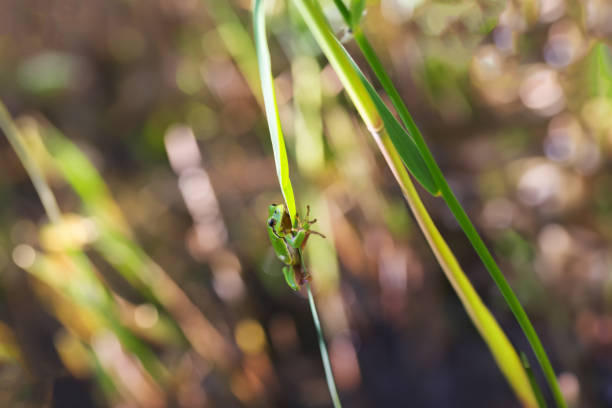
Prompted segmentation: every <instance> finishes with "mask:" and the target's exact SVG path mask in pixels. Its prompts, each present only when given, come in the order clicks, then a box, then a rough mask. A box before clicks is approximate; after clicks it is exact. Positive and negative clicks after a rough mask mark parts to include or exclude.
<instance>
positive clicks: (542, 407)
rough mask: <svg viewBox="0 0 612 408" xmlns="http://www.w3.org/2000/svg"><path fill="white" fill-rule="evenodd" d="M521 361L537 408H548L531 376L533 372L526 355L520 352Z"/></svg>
mask: <svg viewBox="0 0 612 408" xmlns="http://www.w3.org/2000/svg"><path fill="white" fill-rule="evenodd" d="M521 361H522V362H523V367H525V371H527V377H528V378H529V384H530V385H531V388H532V389H533V393H534V394H535V396H536V399H537V401H538V407H539V408H548V406H547V405H546V400H545V399H544V395H543V394H542V390H541V389H540V386H539V385H538V382H537V381H536V379H535V376H534V375H533V370H532V369H531V364H530V363H529V359H528V358H527V355H526V354H525V353H524V352H522V351H521Z"/></svg>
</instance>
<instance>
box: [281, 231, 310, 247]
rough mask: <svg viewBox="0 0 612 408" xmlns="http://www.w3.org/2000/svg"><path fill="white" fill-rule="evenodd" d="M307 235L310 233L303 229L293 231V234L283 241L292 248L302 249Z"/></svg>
mask: <svg viewBox="0 0 612 408" xmlns="http://www.w3.org/2000/svg"><path fill="white" fill-rule="evenodd" d="M309 234H310V232H309V231H308V230H305V229H298V230H294V233H293V234H288V235H287V236H285V241H287V243H288V244H289V245H291V247H292V248H295V249H303V248H304V246H305V245H306V240H307V239H308V235H309Z"/></svg>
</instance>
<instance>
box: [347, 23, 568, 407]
mask: <svg viewBox="0 0 612 408" xmlns="http://www.w3.org/2000/svg"><path fill="white" fill-rule="evenodd" d="M353 33H354V37H355V41H356V42H357V44H358V45H359V48H360V49H361V52H362V53H363V55H364V56H365V58H366V60H367V61H368V64H369V65H370V67H371V68H372V70H373V71H374V74H375V75H376V77H377V78H378V80H379V81H380V83H381V85H382V86H383V89H384V90H385V92H386V93H387V95H389V98H390V99H391V101H392V103H393V105H394V106H395V108H396V109H397V112H398V115H399V117H400V119H401V120H402V122H404V125H405V126H406V127H407V129H408V132H409V133H410V134H411V135H412V137H413V139H414V141H415V143H416V145H417V147H418V148H419V151H420V152H421V155H422V156H423V159H424V160H425V163H426V164H427V167H428V169H429V171H430V173H431V175H432V176H433V178H434V181H435V182H436V184H437V185H438V187H439V188H440V192H441V195H442V198H443V199H444V201H445V202H446V205H447V206H448V208H449V209H450V211H451V212H452V214H453V216H454V217H455V219H456V220H457V222H458V223H459V225H460V227H461V229H462V230H463V232H464V233H465V235H466V236H467V238H468V239H469V241H470V243H471V244H472V246H473V248H474V249H475V250H476V253H477V254H478V256H479V257H480V259H481V261H482V263H483V264H484V265H485V267H486V268H487V270H488V271H489V274H490V275H491V277H492V278H493V281H494V282H495V284H496V285H497V287H498V288H499V290H500V292H501V293H502V295H503V297H504V299H505V300H506V303H507V304H508V307H509V308H510V310H511V311H512V313H513V314H514V316H515V318H516V320H517V321H518V323H519V325H520V326H521V328H522V329H523V332H524V333H525V337H527V340H528V341H529V344H530V345H531V348H532V349H533V351H534V354H535V356H536V358H537V360H538V362H539V363H540V366H541V367H542V370H543V372H544V376H545V377H546V380H547V382H548V384H549V387H550V388H551V390H552V393H553V397H554V399H555V402H556V403H557V406H558V407H561V408H564V407H566V404H565V400H564V398H563V394H562V393H561V389H560V387H559V384H558V382H557V377H556V375H555V371H554V369H553V367H552V365H551V363H550V360H549V359H548V355H547V354H546V351H545V350H544V347H543V346H542V342H541V341H540V338H539V337H538V335H537V333H536V331H535V329H534V327H533V325H532V324H531V321H530V320H529V317H528V316H527V313H526V312H525V309H524V308H523V306H522V305H521V303H520V302H519V300H518V298H517V296H516V294H515V293H514V291H513V290H512V287H511V286H510V284H508V281H507V280H506V278H505V277H504V275H503V273H502V272H501V270H500V268H499V266H497V263H496V262H495V260H494V259H493V256H492V255H491V252H490V251H489V249H488V248H487V246H486V245H485V243H484V242H483V240H482V238H481V237H480V235H479V234H478V232H477V230H476V228H475V227H474V224H473V223H472V221H471V220H470V218H469V217H468V215H467V214H466V212H465V210H464V209H463V207H462V206H461V204H460V203H459V200H458V199H457V197H456V196H455V194H454V193H453V191H452V190H451V188H450V186H449V185H448V182H447V181H446V178H445V177H444V175H443V174H442V171H441V170H440V167H439V166H438V164H437V162H436V160H435V159H434V157H433V155H432V153H431V151H430V150H429V148H428V147H427V144H426V142H425V139H424V138H423V135H422V134H421V132H420V131H419V128H418V127H417V125H416V123H415V122H414V120H413V119H412V116H411V115H410V113H409V112H408V108H407V107H406V105H405V104H404V102H403V100H402V98H401V97H400V95H399V93H398V92H397V90H396V88H395V87H394V86H393V83H392V82H391V79H390V78H389V76H388V75H387V72H386V71H385V69H384V67H383V65H382V63H381V62H380V59H379V58H378V56H377V55H376V53H375V51H374V49H373V47H372V46H371V44H370V42H369V41H368V40H367V38H366V37H365V35H364V34H363V31H362V30H361V28H360V27H354V28H353Z"/></svg>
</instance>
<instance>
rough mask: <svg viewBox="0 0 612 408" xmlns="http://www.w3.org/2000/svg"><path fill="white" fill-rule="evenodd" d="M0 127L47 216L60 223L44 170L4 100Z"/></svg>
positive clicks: (0, 105)
mask: <svg viewBox="0 0 612 408" xmlns="http://www.w3.org/2000/svg"><path fill="white" fill-rule="evenodd" d="M0 129H2V131H3V132H4V134H5V135H6V138H7V139H8V141H9V143H10V144H11V147H12V148H13V150H15V153H17V157H19V160H20V161H21V164H23V167H24V168H25V170H26V172H27V173H28V176H29V177H30V180H32V184H33V185H34V188H35V189H36V192H37V193H38V196H39V197H40V201H41V202H42V205H43V207H44V209H45V212H46V213H47V217H49V221H51V222H52V223H59V222H60V221H61V218H62V216H61V212H60V209H59V206H58V205H57V201H56V200H55V196H54V195H53V192H52V191H51V189H50V188H49V185H48V184H47V182H46V180H45V177H44V176H43V174H42V171H41V170H40V168H39V167H38V164H37V163H36V161H35V160H33V159H32V157H31V156H30V154H29V153H28V148H27V146H26V145H25V142H24V140H23V138H22V137H21V134H20V133H19V130H17V128H16V127H15V124H14V123H13V119H12V118H11V114H10V113H9V112H8V110H7V109H6V107H5V106H4V104H3V103H2V101H0Z"/></svg>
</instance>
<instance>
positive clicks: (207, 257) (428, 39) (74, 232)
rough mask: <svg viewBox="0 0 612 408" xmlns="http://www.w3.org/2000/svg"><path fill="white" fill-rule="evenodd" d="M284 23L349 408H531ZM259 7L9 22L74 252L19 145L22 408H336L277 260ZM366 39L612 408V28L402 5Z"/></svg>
mask: <svg viewBox="0 0 612 408" xmlns="http://www.w3.org/2000/svg"><path fill="white" fill-rule="evenodd" d="M269 3H270V4H269V5H270V7H269V10H268V21H269V27H270V44H271V52H272V57H273V71H274V74H275V84H276V88H277V92H278V98H279V108H280V110H281V116H282V122H283V129H284V132H285V134H286V137H287V143H288V152H289V158H290V163H291V166H292V173H291V176H292V180H293V184H294V186H295V188H296V189H297V200H298V204H299V206H300V208H301V210H302V211H304V209H305V206H306V205H307V204H309V205H310V206H311V208H312V212H313V215H314V216H315V217H316V218H317V219H318V223H317V224H316V225H317V230H319V231H321V232H322V233H324V234H325V235H326V236H327V239H320V238H317V237H313V238H311V240H310V241H309V244H308V250H307V257H308V264H309V265H310V266H311V270H312V273H313V276H314V288H315V293H316V298H317V302H318V306H319V312H320V314H321V317H322V320H323V324H324V329H325V332H326V337H327V339H328V346H329V349H330V354H331V360H332V364H333V368H334V373H335V375H336V380H337V384H338V387H339V390H340V394H341V398H342V400H343V402H344V405H345V406H346V407H378V406H380V407H382V406H384V407H399V406H415V407H446V406H453V407H493V406H495V407H515V406H517V404H518V403H517V401H516V399H515V398H514V396H513V395H512V392H511V390H510V388H509V387H508V386H507V384H506V383H505V380H504V378H503V376H502V375H501V374H500V372H499V371H498V369H497V367H496V366H495V364H494V361H493V359H492V357H491V355H490V354H489V352H488V350H487V348H486V346H485V344H484V342H483V341H482V339H481V338H480V337H479V336H478V334H477V332H476V330H475V329H474V327H473V326H472V324H471V322H470V320H469V319H468V317H467V315H466V313H465V311H464V310H463V309H462V307H461V304H460V303H459V301H458V300H457V298H456V295H455V294H454V292H453V291H452V289H451V287H450V285H449V284H448V282H447V281H446V280H445V278H444V275H443V274H442V272H441V270H440V268H439V266H438V265H437V263H436V261H435V259H434V257H433V256H432V253H431V251H430V249H429V248H428V246H427V244H426V243H425V241H424V239H423V237H422V235H421V233H420V231H419V229H418V227H417V226H416V224H415V223H414V222H413V219H412V216H411V215H410V212H409V209H408V208H407V206H406V205H405V203H404V201H403V198H402V196H401V192H400V190H399V188H398V187H397V186H396V184H395V182H394V180H393V177H392V175H391V173H390V172H389V170H388V169H387V168H386V167H385V164H384V161H383V160H382V158H381V157H380V154H379V153H378V150H377V149H376V147H375V144H374V143H372V141H371V140H370V138H369V135H368V134H367V131H366V130H365V129H364V128H363V126H362V125H361V123H360V121H359V120H358V118H357V117H356V115H355V112H354V110H353V108H352V107H351V105H350V102H349V101H348V100H347V98H346V97H345V95H344V94H343V92H342V89H341V85H340V84H339V81H338V80H337V78H336V77H335V74H334V72H333V70H332V69H331V67H330V66H329V65H328V64H327V61H326V60H325V59H324V58H323V57H322V56H321V55H320V52H319V49H318V48H317V46H316V44H315V43H314V42H313V40H312V38H311V37H310V35H309V33H308V32H307V30H306V29H305V27H304V26H303V23H302V22H301V20H300V17H299V15H298V14H297V12H296V10H295V9H294V8H293V6H292V5H291V2H288V1H283V0H275V1H272V0H270V1H269ZM322 4H323V5H324V7H325V10H326V11H327V12H328V16H329V18H330V21H331V23H332V25H333V27H334V30H335V31H336V32H337V33H338V36H339V37H340V38H342V39H343V41H344V43H345V44H346V45H347V47H348V48H349V50H351V51H353V54H354V55H355V56H358V53H357V52H356V51H357V50H356V48H355V47H354V44H353V43H352V42H351V38H350V33H347V32H346V30H345V29H344V27H343V26H342V24H341V20H340V18H339V15H338V14H337V12H336V11H335V10H334V8H333V4H332V3H331V2H322ZM250 6H251V4H250V1H249V0H232V1H223V0H205V1H201V0H150V1H137V0H112V1H109V0H88V1H81V0H47V1H37V0H0V99H1V100H2V101H3V102H4V103H5V104H6V106H7V108H8V110H9V111H10V112H11V113H12V114H13V115H14V117H15V118H17V125H18V127H19V129H20V130H21V134H22V136H23V138H24V140H25V141H26V143H27V144H28V146H29V148H30V150H31V154H32V157H33V159H34V160H35V161H36V162H37V163H38V165H39V166H40V167H41V168H42V170H43V172H44V174H45V176H46V177H47V179H48V181H49V183H50V185H51V187H52V189H53V191H54V194H55V196H56V199H57V202H58V203H59V207H60V208H61V211H62V213H63V214H64V218H63V221H62V222H61V223H55V224H53V225H51V224H49V219H48V217H47V215H46V214H45V212H44V210H43V207H42V205H41V203H40V200H39V198H38V197H37V195H36V193H35V190H34V189H33V187H32V184H31V181H30V179H29V178H28V175H27V174H26V172H25V171H24V169H23V166H22V165H21V163H20V162H19V161H18V159H17V157H16V155H15V153H14V152H13V151H12V149H11V147H10V145H9V144H8V143H7V141H6V139H5V138H2V139H1V140H0V158H1V160H0V201H1V205H0V266H1V268H0V270H1V275H0V299H1V302H0V356H1V358H2V363H1V364H0V405H1V406H3V407H39V406H53V407H107V406H108V407H117V408H119V407H122V408H124V407H154V408H155V407H186V408H189V407H328V406H330V400H329V396H328V393H327V388H326V384H325V380H324V376H323V369H322V365H321V360H320V355H319V351H318V347H317V343H316V333H315V331H314V328H313V325H312V320H311V316H310V312H309V310H308V306H307V301H306V299H305V297H304V296H303V294H300V293H294V292H292V291H291V290H290V289H289V288H288V287H287V286H286V285H285V283H284V281H283V278H282V274H281V264H280V262H278V261H277V260H276V258H275V256H274V254H273V253H272V251H271V249H270V246H269V243H268V239H267V234H266V228H265V227H266V225H265V220H266V216H267V206H268V205H269V204H270V203H272V202H281V200H282V197H281V195H280V191H279V187H278V183H277V180H276V175H275V170H274V162H273V158H272V151H271V145H270V142H269V136H268V133H267V127H266V123H265V118H264V115H263V112H262V104H261V96H260V89H259V85H258V81H259V80H258V76H257V65H256V61H255V54H254V46H253V41H252V36H251V30H252V25H251V14H250ZM364 21H365V31H366V33H367V34H368V35H369V37H370V39H371V41H372V42H373V43H374V45H375V48H376V49H377V50H378V52H379V54H380V56H381V58H382V59H383V62H384V64H385V66H386V67H387V68H388V69H389V71H390V73H391V75H392V77H393V80H394V82H395V84H396V85H397V86H398V89H399V90H400V93H401V94H402V96H403V97H404V99H405V101H406V103H407V105H408V108H409V109H410V111H411V113H412V115H413V116H414V117H415V120H416V122H417V123H418V124H419V126H420V128H421V130H422V131H423V133H424V135H425V138H426V139H427V140H428V142H429V145H430V147H431V149H432V150H433V152H434V155H435V157H436V158H437V159H438V160H439V162H440V164H441V167H442V168H443V171H444V173H445V175H446V176H447V177H448V179H449V180H450V182H451V185H452V187H453V188H454V190H455V192H456V193H457V194H458V196H459V199H460V201H461V202H462V203H463V204H464V205H465V207H466V210H467V212H468V214H470V216H472V218H473V219H474V221H475V222H476V224H477V226H478V228H479V229H480V231H481V232H482V233H483V234H484V237H485V240H486V241H487V243H488V244H489V246H490V247H491V248H492V249H493V251H494V254H495V255H496V257H497V259H498V260H499V262H500V265H501V267H502V270H503V271H504V273H505V274H506V276H507V277H508V279H509V280H510V282H511V284H512V286H513V287H514V288H515V290H516V291H517V293H518V296H519V298H520V299H521V301H522V302H523V304H524V306H525V307H526V309H527V311H528V313H529V315H530V316H531V317H532V319H533V321H534V324H535V326H536V328H537V330H538V332H539V333H540V336H541V337H542V339H543V342H544V344H545V347H546V348H547V350H548V352H549V355H550V356H551V359H552V362H553V365H554V366H555V368H556V370H557V372H558V374H559V376H560V383H561V387H562V389H563V392H564V394H565V395H566V398H567V399H568V401H569V402H570V404H571V405H572V406H576V407H604V406H612V354H611V353H612V276H611V275H610V271H611V269H612V248H611V247H610V242H611V239H612V193H611V186H612V176H611V175H610V168H611V160H610V158H611V155H612V54H611V50H610V46H609V45H610V44H611V41H610V39H611V37H612V3H610V2H609V1H606V0H582V1H572V0H540V1H532V0H515V1H510V0H508V1H491V2H485V1H476V0H461V1H458V2H446V1H434V0H381V1H371V2H370V1H368V6H367V15H366V16H365V19H364ZM357 61H358V63H361V65H362V66H365V65H364V64H363V61H362V60H361V59H360V58H358V57H357ZM423 197H424V199H425V201H426V204H427V206H428V208H429V209H430V211H431V213H432V216H433V217H434V219H435V220H436V222H437V223H438V225H439V227H440V228H441V230H442V233H443V235H444V236H445V237H447V239H448V241H449V244H450V246H451V247H452V248H453V250H454V251H455V253H456V254H457V256H458V259H459V261H460V263H461V264H462V266H463V268H464V270H465V271H466V273H467V274H468V276H469V277H470V279H471V280H472V282H473V283H474V285H475V287H476V289H477V290H478V292H479V293H480V294H481V295H482V297H483V298H484V300H485V302H486V303H487V305H489V306H490V308H491V309H492V311H493V313H494V314H495V316H496V317H497V318H498V320H499V321H500V324H501V325H502V327H503V328H504V329H505V330H506V332H507V333H508V335H509V337H510V338H511V340H512V341H513V342H514V343H515V344H516V345H517V348H518V349H521V350H525V351H528V349H529V347H528V345H527V344H526V341H525V340H524V338H523V337H522V334H521V332H520V330H519V328H518V326H517V324H516V323H515V321H514V319H513V317H512V315H511V314H510V313H509V311H508V310H507V308H506V306H505V304H504V302H503V299H502V298H501V296H500V294H499V293H498V291H497V289H496V288H495V286H494V284H493V282H492V281H491V279H490V277H489V276H488V274H487V272H486V271H485V269H484V267H483V266H482V265H481V263H480V262H479V260H478V259H477V257H476V255H475V253H474V252H473V250H472V249H471V247H470V245H469V243H468V242H467V240H466V239H465V237H464V236H463V235H462V233H461V231H460V230H459V229H458V226H457V225H456V223H455V222H454V220H453V219H452V216H451V215H450V213H449V212H448V210H447V209H446V207H445V206H444V204H443V202H442V201H441V200H436V199H433V198H431V197H426V193H424V194H423ZM538 375H539V374H538Z"/></svg>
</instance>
